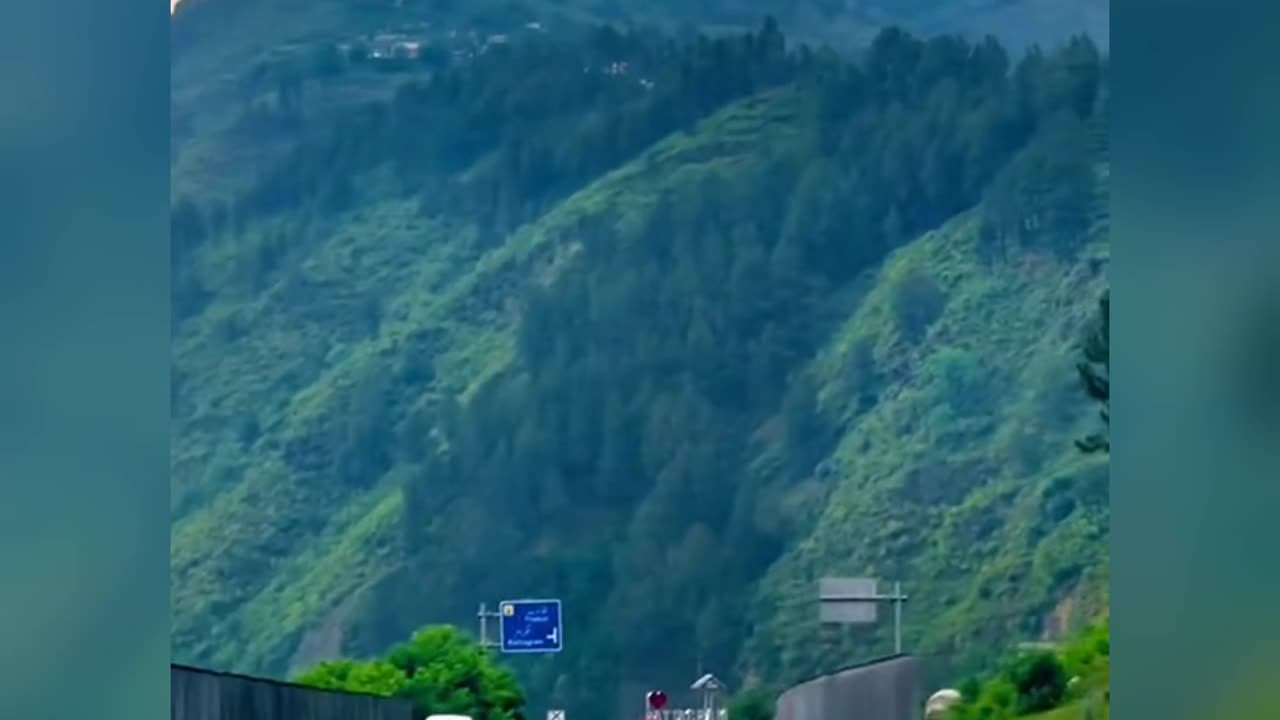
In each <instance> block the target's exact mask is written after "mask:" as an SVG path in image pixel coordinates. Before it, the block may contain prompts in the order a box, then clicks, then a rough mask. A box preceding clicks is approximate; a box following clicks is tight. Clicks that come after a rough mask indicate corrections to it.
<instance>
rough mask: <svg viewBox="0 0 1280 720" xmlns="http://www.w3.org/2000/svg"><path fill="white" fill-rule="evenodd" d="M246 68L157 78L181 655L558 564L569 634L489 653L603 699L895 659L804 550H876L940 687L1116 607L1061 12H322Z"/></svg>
mask: <svg viewBox="0 0 1280 720" xmlns="http://www.w3.org/2000/svg"><path fill="white" fill-rule="evenodd" d="M504 38H505V36H504ZM234 87H235V89H234V92H231V91H228V94H229V97H230V98H231V99H227V100H226V101H225V106H223V107H221V109H220V110H218V111H217V112H215V111H214V110H212V109H210V107H211V106H207V105H199V104H196V105H194V106H192V107H190V108H186V112H185V113H176V114H175V123H176V124H178V125H179V126H180V127H177V128H176V130H175V147H176V154H175V161H174V192H175V196H174V203H173V208H172V215H171V242H172V248H171V256H172V276H173V306H172V307H173V312H172V317H173V348H172V362H173V372H172V385H171V390H172V393H171V415H172V424H171V427H172V436H173V457H172V477H173V480H172V490H173V491H172V497H173V500H172V516H173V521H172V551H171V572H172V583H173V588H172V589H173V613H174V616H173V629H172V645H173V654H174V656H175V658H179V659H182V660H183V661H190V662H198V663H202V664H208V665H214V666H219V667H223V668H226V669H236V670H248V671H256V672H268V673H275V674H284V673H287V672H291V671H293V670H296V669H298V668H301V667H305V666H308V665H310V664H312V663H314V662H315V661H317V660H321V659H327V658H330V657H336V656H339V655H347V656H355V657H360V656H372V655H377V654H379V653H381V652H383V651H384V650H385V649H386V648H387V647H389V646H390V645H392V644H393V643H395V642H398V641H400V640H401V639H403V638H405V637H408V636H409V635H410V634H411V633H412V632H413V630H414V629H415V628H417V627H419V626H421V625H424V624H428V623H434V622H451V623H455V624H458V625H461V626H464V627H472V626H473V623H474V613H475V609H476V606H477V605H478V604H479V603H480V602H490V603H492V602H495V601H497V600H500V599H503V598H507V597H514V596H538V597H542V596H552V597H559V598H561V599H562V600H563V601H564V604H565V613H566V650H565V652H564V653H563V654H562V655H560V656H557V657H555V658H553V659H550V660H536V661H527V662H519V663H515V664H514V667H515V669H516V671H517V673H518V674H519V676H520V678H521V680H522V681H523V683H524V684H525V686H526V688H527V690H528V692H529V694H530V699H531V701H532V704H533V705H534V706H536V707H541V706H543V705H545V704H547V703H551V702H554V703H557V704H558V705H559V706H563V707H567V708H570V710H571V713H574V714H578V715H583V716H584V717H587V716H589V717H604V716H609V715H610V714H611V713H613V712H614V711H615V710H618V709H619V708H622V709H625V708H627V707H628V705H627V703H632V704H634V697H637V695H636V692H637V688H639V690H638V691H639V692H640V693H641V694H642V693H643V690H644V689H646V687H647V686H657V685H660V684H665V685H668V686H672V687H683V686H684V685H687V684H688V682H689V681H691V680H692V678H693V677H696V673H697V672H698V671H699V670H700V669H711V670H714V671H715V672H716V673H717V674H719V675H721V676H722V677H724V678H725V679H726V680H727V681H728V682H729V683H730V684H731V685H732V686H736V687H740V686H743V685H745V684H751V683H759V684H763V685H765V686H774V687H776V686H780V685H782V684H785V683H787V682H791V681H795V680H797V679H800V678H802V677H804V676H807V675H810V674H812V673H814V672H818V671H821V670H823V669H829V668H831V667H834V666H839V665H842V664H848V663H850V662H854V661H857V660H859V659H866V658H868V657H872V656H876V655H881V654H884V653H886V652H888V650H889V648H890V647H891V645H890V642H889V633H888V631H887V628H878V627H872V628H865V629H858V630H856V631H855V630H850V629H845V630H839V631H837V630H833V629H831V628H826V627H821V626H819V624H818V623H817V611H816V581H817V578H819V577H822V576H824V575H842V574H864V573H870V574H875V575H879V576H882V577H886V578H889V579H895V580H901V581H902V582H903V583H904V584H905V585H906V586H907V587H908V589H909V591H910V592H911V594H912V597H913V600H912V603H911V605H910V606H909V608H908V611H907V616H906V621H907V626H906V627H907V640H908V644H909V645H910V646H911V649H912V650H914V651H918V652H921V653H925V654H928V655H931V656H934V657H936V658H938V659H939V663H938V667H940V668H942V670H940V673H942V678H943V679H944V680H945V678H948V677H954V676H959V675H962V674H967V673H973V672H976V671H978V670H980V669H982V668H983V667H985V666H986V665H987V664H989V663H990V662H991V661H992V658H993V657H994V656H995V655H996V654H997V651H998V649H999V648H1000V647H1003V646H1004V645H1006V644H1007V643H1009V642H1010V640H1011V639H1026V640H1038V639H1054V638H1059V637H1062V636H1063V635H1065V634H1066V633H1069V632H1071V631H1073V630H1074V629H1075V628H1077V627H1078V626H1079V625H1080V624H1082V623H1084V622H1087V621H1089V620H1091V619H1093V618H1094V617H1095V616H1096V614H1097V612H1098V611H1099V608H1101V607H1102V605H1103V603H1104V602H1105V585H1106V576H1107V562H1106V556H1107V551H1106V539H1107V535H1108V527H1109V509H1108V470H1107V463H1106V458H1105V457H1103V456H1102V455H1101V454H1098V453H1092V454H1091V453H1082V452H1081V451H1080V449H1079V448H1077V447H1076V442H1075V441H1076V440H1077V439H1078V438H1082V437H1085V436H1086V435H1089V434H1090V433H1094V432H1096V431H1097V409H1096V406H1095V405H1094V404H1092V403H1091V402H1090V397H1089V396H1088V395H1087V394H1086V393H1085V392H1084V391H1082V390H1081V388H1080V380H1079V378H1078V377H1077V372H1076V368H1075V366H1076V362H1077V360H1078V346H1079V339H1080V337H1081V336H1082V333H1083V332H1084V329H1085V328H1086V327H1087V323H1088V322H1089V321H1090V320H1091V318H1092V317H1093V315H1094V312H1095V310H1096V308H1097V305H1098V298H1099V296H1100V293H1101V290H1102V288H1103V287H1104V285H1105V282H1106V281H1105V268H1106V262H1107V257H1108V248H1109V240H1108V227H1109V225H1108V222H1107V209H1106V202H1105V192H1106V186H1107V181H1108V169H1109V163H1108V156H1107V129H1106V113H1107V104H1108V97H1109V94H1108V59H1107V57H1106V54H1105V53H1103V52H1102V51H1100V50H1099V48H1098V47H1097V46H1095V44H1094V43H1093V42H1092V41H1090V40H1089V39H1087V38H1084V37H1079V38H1075V39H1072V40H1070V41H1069V42H1066V43H1064V44H1063V45H1062V46H1061V47H1057V48H1055V49H1052V50H1041V49H1039V48H1033V49H1031V50H1029V51H1027V52H1020V53H1011V52H1010V51H1008V50H1006V49H1005V47H1003V46H1002V45H1001V44H1000V43H999V42H997V41H996V40H994V39H992V38H987V39H985V40H978V41H971V40H966V39H963V38H961V37H959V36H939V37H933V38H929V39H923V38H920V37H916V36H913V35H911V34H908V33H907V32H905V31H903V30H900V29H892V28H891V29H886V30H884V31H882V32H880V33H879V34H878V35H876V36H875V37H874V40H873V41H872V42H871V43H870V45H869V46H868V47H867V48H866V49H865V50H864V51H863V52H860V53H857V54H856V55H855V56H852V57H850V56H846V55H842V54H837V53H836V52H834V51H831V50H828V49H824V48H820V47H811V46H808V45H805V44H802V43H797V42H794V41H790V40H788V38H787V37H785V36H784V34H783V30H782V29H781V28H780V26H779V24H778V23H777V22H776V21H774V20H772V19H770V20H766V21H764V22H763V23H761V24H760V26H759V27H758V28H757V29H755V30H753V31H750V32H739V33H734V34H719V35H696V36H693V37H677V36H674V35H671V34H668V33H666V32H663V31H657V30H654V31H648V30H624V29H618V28H612V27H595V26H593V27H587V28H582V29H576V30H572V31H569V30H566V31H564V32H529V33H524V34H521V35H518V36H516V37H512V38H507V39H504V41H502V42H498V43H492V44H489V45H485V46H484V47H483V48H482V51H477V52H475V53H473V54H472V55H468V56H463V55H460V54H459V53H457V52H454V51H443V50H441V51H438V52H437V51H432V50H431V47H430V46H428V48H427V49H425V50H424V51H422V52H421V53H420V54H419V56H417V57H414V58H412V59H403V58H400V59H395V60H393V61H391V62H382V61H381V60H380V59H378V58H375V57H373V56H371V55H369V54H368V51H367V49H360V48H356V49H355V50H353V49H352V48H350V47H344V48H339V47H338V46H337V45H336V44H334V43H332V42H330V41H327V40H326V41H317V42H314V43H309V44H304V45H303V46H301V47H299V48H294V51H293V52H291V53H287V54H285V55H283V56H281V57H276V58H269V59H268V60H264V61H262V62H260V63H258V64H256V65H254V66H253V67H252V68H250V69H247V70H245V71H244V73H243V74H242V75H239V76H237V77H236V79H235V85H234ZM352 88H361V90H360V91H359V92H354V91H353V90H352ZM227 108H232V109H231V110H227ZM219 123H221V124H219ZM184 124H185V125H184ZM681 683H684V685H681Z"/></svg>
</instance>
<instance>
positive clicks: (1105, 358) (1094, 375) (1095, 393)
mask: <svg viewBox="0 0 1280 720" xmlns="http://www.w3.org/2000/svg"><path fill="white" fill-rule="evenodd" d="M1082 352H1083V356H1084V359H1083V360H1081V361H1080V362H1078V363H1076V372H1078V373H1079V374H1080V383H1081V384H1082V385H1083V386H1084V390H1085V392H1086V393H1087V394H1088V395H1089V397H1090V398H1091V399H1092V400H1094V401H1095V402H1097V403H1099V404H1101V405H1102V409H1101V410H1100V411H1099V415H1100V416H1101V417H1102V424H1103V429H1102V430H1100V431H1099V432H1096V433H1093V434H1092V435H1089V436H1087V437H1085V438H1082V439H1080V440H1077V441H1076V447H1078V448H1080V450H1081V451H1082V452H1086V453H1095V452H1104V453H1110V452H1111V433H1110V429H1111V290H1110V288H1108V289H1107V290H1106V291H1104V292H1103V293H1102V299H1101V300H1099V301H1098V317H1097V319H1096V320H1095V322H1094V325H1093V327H1092V328H1091V329H1090V331H1089V333H1088V335H1086V336H1085V341H1084V347H1083V351H1082Z"/></svg>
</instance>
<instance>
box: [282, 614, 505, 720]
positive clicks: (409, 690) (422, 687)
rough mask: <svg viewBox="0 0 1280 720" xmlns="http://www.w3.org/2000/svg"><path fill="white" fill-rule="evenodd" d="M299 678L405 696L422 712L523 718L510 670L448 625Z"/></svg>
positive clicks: (477, 718) (485, 719)
mask: <svg viewBox="0 0 1280 720" xmlns="http://www.w3.org/2000/svg"><path fill="white" fill-rule="evenodd" d="M297 682H299V683H301V684H303V685H309V686H311V687H316V688H322V689H326V690H344V691H348V692H365V693H371V694H374V695H382V696H384V697H401V698H405V699H408V700H409V701H411V702H412V703H413V707H414V712H415V713H416V715H417V716H419V717H426V716H427V715H437V714H455V715H466V716H468V717H471V718H473V719H474V720H523V718H524V694H523V692H522V691H521V689H520V687H519V685H518V684H517V683H516V679H515V676H514V675H513V674H512V673H511V671H510V670H507V669H506V668H504V667H501V666H499V665H498V664H497V663H495V662H494V660H493V658H492V657H491V656H490V655H489V654H488V653H487V652H486V651H485V650H484V649H483V648H481V647H480V646H479V644H478V643H476V642H475V641H473V640H472V639H471V638H469V637H467V636H466V635H464V634H463V633H462V632H461V631H459V630H458V629H457V628H454V627H449V626H438V627H427V628H423V629H422V630H419V631H418V632H417V633H415V634H414V636H413V638H412V639H410V640H409V642H406V643H403V644H401V645H397V646H396V647H394V648H392V649H391V651H390V652H389V653H388V654H387V656H386V657H384V658H378V659H374V660H366V661H359V660H334V661H330V662H324V663H321V664H319V665H317V666H315V667H313V668H311V669H310V670H307V671H306V672H304V673H302V674H301V675H299V676H298V678H297Z"/></svg>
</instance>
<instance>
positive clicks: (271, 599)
mask: <svg viewBox="0 0 1280 720" xmlns="http://www.w3.org/2000/svg"><path fill="white" fill-rule="evenodd" d="M790 112H792V108H791V104H790V96H789V95H787V94H785V93H783V94H775V95H771V96H765V97H761V98H756V99H753V100H749V101H746V102H743V103H740V104H738V105H736V106H734V107H731V108H729V109H727V110H725V111H724V112H722V113H720V114H718V115H716V116H713V117H712V118H710V119H708V120H707V121H706V122H704V123H703V124H702V125H701V126H700V127H699V129H698V131H697V132H695V133H694V134H693V135H691V136H676V137H673V138H671V139H669V140H668V141H666V142H663V143H660V144H658V145H657V146H655V147H654V148H652V149H651V150H650V151H649V152H647V153H646V154H645V155H643V156H642V157H640V158H638V159H637V160H636V161H635V162H633V163H631V164H629V165H627V166H625V167H623V168H621V169H619V170H617V171H615V172H613V173H611V174H609V175H606V176H604V177H603V178H601V179H600V180H598V181H597V182H596V183H594V184H592V185H591V186H589V187H588V188H586V189H584V190H583V191H582V192H580V193H578V194H577V195H575V196H573V197H571V198H569V199H567V200H566V201H565V202H564V203H562V204H561V205H560V206H559V207H557V208H555V209H554V210H552V211H551V212H549V213H547V214H546V215H545V216H544V217H543V218H541V219H540V220H539V221H538V222H537V223H534V224H533V225H531V226H528V227H526V228H524V229H522V230H520V231H518V232H516V233H514V234H513V235H512V236H510V237H509V238H507V240H506V242H505V244H503V245H502V246H500V247H498V248H497V249H495V250H492V251H490V252H488V253H485V254H484V255H482V256H479V257H475V256H473V255H472V254H471V253H469V252H468V251H467V247H468V246H469V245H470V243H469V236H470V234H471V233H472V229H471V228H468V227H445V226H441V225H439V224H434V223H431V222H427V221H423V220H421V219H420V218H419V217H418V216H417V214H416V211H415V208H414V206H413V204H412V203H405V202H399V201H397V202H381V203H375V204H372V205H364V206H362V209H361V210H359V211H358V212H355V213H352V214H350V215H348V216H346V217H344V218H342V220H341V221H340V222H337V223H334V224H332V225H331V226H327V227H311V228H298V227H291V226H288V225H287V223H286V224H285V225H286V226H285V227H283V228H280V227H263V228H259V229H258V230H257V232H277V231H281V230H283V231H284V232H288V233H291V234H292V235H294V236H297V237H298V240H297V243H298V244H299V247H298V249H297V250H295V251H294V255H293V257H291V258H290V259H289V260H288V262H287V265H288V267H287V269H285V270H284V271H282V273H281V274H280V275H279V276H277V277H276V278H275V280H274V282H273V284H272V285H271V286H270V287H268V288H266V289H265V290H263V291H261V292H245V293H242V294H240V295H239V296H237V295H236V294H235V293H232V292H223V293H222V294H221V295H220V297H219V299H218V300H217V301H216V302H215V303H214V304H213V305H212V306H211V307H210V308H209V309H208V310H207V311H206V312H205V313H204V314H203V315H202V316H201V317H199V318H197V319H196V320H194V321H193V322H192V323H190V324H189V326H188V327H186V328H184V330H183V332H182V334H181V335H179V336H178V337H176V338H175V340H174V351H173V355H174V364H175V369H176V370H177V371H178V372H179V373H181V374H182V375H185V376H188V377H192V378H195V379H196V381H195V382H191V383H189V384H188V385H189V388H190V389H189V390H187V391H185V396H184V405H183V407H181V408H179V411H178V413H177V415H176V419H175V422H174V426H173V457H172V470H173V473H172V474H173V488H174V491H173V496H174V507H173V512H174V516H175V521H174V524H173V530H172V550H171V556H170V569H171V576H172V584H173V608H174V610H173V612H174V618H173V629H172V634H173V645H174V647H175V649H180V650H181V651H182V652H183V653H187V654H190V655H194V656H195V657H196V658H199V659H201V660H205V661H211V662H214V663H216V664H217V665H219V666H224V667H232V668H249V669H261V668H263V667H279V665H280V663H281V662H283V661H284V659H285V658H286V657H287V655H288V654H289V653H290V652H291V651H292V647H291V646H292V644H293V643H294V642H295V641H296V639H297V637H298V634H299V633H300V632H302V631H304V630H306V629H308V628H310V627H315V626H316V625H317V624H319V622H320V620H321V619H322V618H323V616H324V615H325V614H326V613H327V612H329V611H330V610H331V609H332V608H334V607H335V606H337V605H338V604H339V603H340V602H341V601H342V600H344V599H345V598H347V597H349V596H351V595H352V594H353V593H356V592H357V591H358V590H360V589H361V588H362V587H364V586H366V585H367V584H369V583H370V582H372V581H375V580H377V579H378V578H379V577H381V576H382V574H384V573H386V572H388V571H390V570H392V569H394V567H395V565H396V563H398V562H399V561H400V554H399V548H398V541H399V538H398V535H397V534H396V533H395V532H394V521H395V519H396V518H397V517H398V513H399V503H400V498H399V495H398V491H397V490H396V488H395V483H394V479H389V480H386V481H384V482H381V483H378V484H376V485H375V486H374V487H372V488H368V489H355V488H349V487H344V486H342V485H341V484H340V483H339V482H338V481H336V480H334V479H332V478H328V477H316V476H308V475H306V474H305V473H299V472H294V471H291V470H290V468H289V467H288V466H287V459H286V456H287V454H288V448H289V447H291V446H296V445H297V444H299V443H306V442H307V441H312V442H313V443H314V444H318V445H323V444H324V443H325V442H326V441H327V440H328V439H329V438H332V437H333V434H332V433H334V432H340V430H335V426H339V423H338V420H336V418H340V417H341V415H342V408H343V406H344V403H345V402H346V401H347V400H346V398H347V393H348V390H349V388H350V387H351V386H353V385H356V384H358V383H359V382H361V381H362V380H363V379H365V378H368V377H370V376H373V375H377V374H378V373H385V372H389V371H394V370H393V369H394V367H395V364H396V362H397V360H398V359H399V358H401V357H403V356H404V355H405V354H406V353H407V352H409V351H410V350H411V349H412V350H414V351H416V350H417V349H418V348H419V347H420V345H419V343H420V342H421V341H420V338H422V337H428V338H430V340H429V341H428V342H429V345H430V348H429V349H428V352H430V354H432V355H433V356H434V365H435V372H436V379H435V381H434V383H433V384H432V385H431V386H429V387H423V388H422V395H421V396H420V397H417V398H400V399H399V403H398V404H399V405H400V406H401V408H402V411H404V412H407V411H408V410H409V409H410V408H411V407H412V406H413V405H415V404H417V403H428V404H429V403H432V402H435V401H436V400H437V399H438V398H439V397H440V396H442V395H445V394H450V395H452V394H458V393H461V394H465V393H466V391H467V389H468V388H469V387H473V386H475V385H476V384H477V383H479V382H481V381H483V379H484V378H485V377H487V376H488V375H489V374H491V373H492V372H494V371H496V370H498V369H500V368H501V367H502V366H503V365H504V364H505V363H506V362H508V361H509V359H510V357H511V350H512V342H513V334H512V332H511V331H512V327H513V322H514V320H515V310H516V308H514V307H513V306H511V305H510V304H509V303H508V302H507V301H508V300H509V299H511V298H514V297H516V296H518V294H519V290H520V288H521V287H522V286H523V285H524V284H526V283H530V282H539V281H545V280H546V279H547V278H548V275H549V274H551V273H554V271H555V268H556V266H557V259H558V258H560V257H563V256H562V255H561V254H562V253H567V252H573V250H574V243H575V241H574V239H573V238H572V237H571V235H569V234H568V231H567V229H568V228H571V227H572V225H573V221H574V220H575V219H576V218H577V217H579V216H581V215H582V214H584V213H588V212H591V211H592V210H594V209H595V208H598V207H601V206H605V205H608V206H612V207H615V208H618V209H619V210H620V211H621V212H624V213H625V212H626V209H627V208H634V207H637V206H639V205H642V204H646V203H648V202H649V201H650V200H651V198H653V197H654V196H656V194H657V192H658V190H659V189H660V188H661V187H663V186H674V187H675V188H676V189H679V187H681V186H683V185H684V184H686V183H693V182H696V181H697V179H698V178H699V176H700V175H701V173H702V172H705V171H707V170H709V169H713V168H714V169H715V170H717V171H719V172H732V171H733V169H734V164H735V163H736V162H741V161H744V158H746V157H748V156H749V155H750V151H751V150H752V149H753V148H754V147H757V146H758V144H759V143H770V144H777V143H780V142H786V141H787V133H788V128H789V124H788V123H787V121H786V120H787V116H788V115H789V113H790ZM374 181H376V178H370V182H374ZM251 241H252V236H251V237H250V238H249V240H247V241H246V242H251ZM242 255H243V250H242V249H240V248H237V247H221V248H217V249H213V250H210V251H209V252H207V253H206V254H205V257H203V258H202V259H201V262H202V266H203V268H204V269H205V271H206V272H207V273H208V275H209V276H210V277H212V278H217V277H220V276H223V275H227V276H229V275H231V273H233V271H234V263H235V261H236V259H237V258H240V257H241V256H242ZM218 284H220V283H215V286H217V285H218ZM375 295H376V296H377V297H379V298H381V302H382V304H383V306H384V309H383V319H382V321H381V323H380V325H379V326H378V327H377V328H376V329H370V328H369V327H368V323H367V322H365V320H364V318H363V315H364V309H363V308H364V303H365V302H366V299H367V298H370V297H372V296H375ZM250 327H251V328H253V331H252V332H241V331H239V330H237V328H250ZM249 418H254V422H255V423H256V425H257V427H258V428H259V430H260V435H259V436H258V437H257V438H256V439H254V441H253V442H252V444H251V445H245V443H243V442H242V441H241V440H240V439H238V438H237V437H236V434H237V433H236V428H238V427H242V426H243V425H244V424H245V423H246V421H247V420H248V419H249ZM233 568H237V570H236V572H235V575H234V580H235V582H231V579H232V575H231V573H232V569H233ZM209 617H214V618H217V619H216V620H215V621H214V622H213V623H212V626H211V627H210V624H209V622H208V619H209Z"/></svg>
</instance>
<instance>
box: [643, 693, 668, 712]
mask: <svg viewBox="0 0 1280 720" xmlns="http://www.w3.org/2000/svg"><path fill="white" fill-rule="evenodd" d="M645 700H647V701H648V702H649V709H650V710H661V709H663V708H665V707H666V706H667V694H666V693H664V692H662V691H661V690H654V691H653V692H651V693H649V694H648V695H645Z"/></svg>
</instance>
